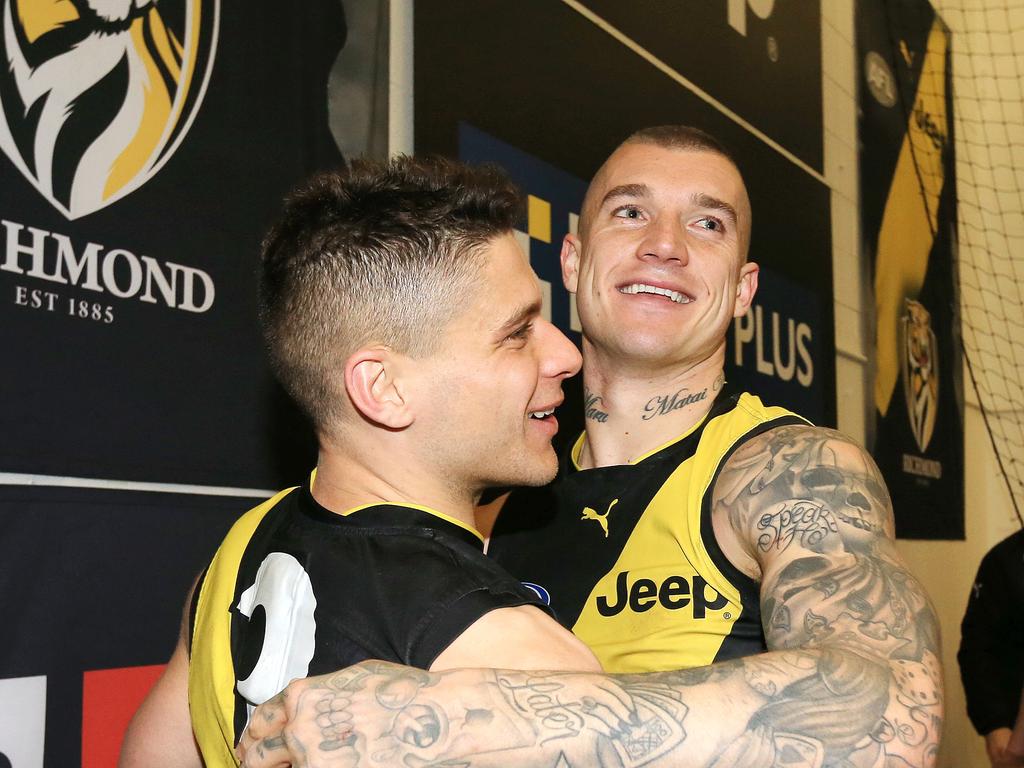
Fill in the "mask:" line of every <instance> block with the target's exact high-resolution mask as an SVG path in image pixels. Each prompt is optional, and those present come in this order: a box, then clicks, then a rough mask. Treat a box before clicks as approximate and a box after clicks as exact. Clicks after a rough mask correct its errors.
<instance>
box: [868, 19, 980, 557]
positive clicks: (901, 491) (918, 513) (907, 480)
mask: <svg viewBox="0 0 1024 768" xmlns="http://www.w3.org/2000/svg"><path fill="white" fill-rule="evenodd" d="M857 50H858V62H859V65H860V66H859V70H860V76H859V86H860V91H859V93H860V95H859V104H860V114H861V118H860V134H861V146H862V150H861V158H860V177H861V232H862V237H863V244H864V249H865V253H866V255H867V256H868V258H869V259H870V263H871V264H872V266H873V279H874V296H875V309H876V359H877V369H876V376H875V386H874V402H875V411H876V426H875V440H874V456H875V460H876V461H877V462H878V465H879V467H880V468H881V470H882V473H883V475H884V476H885V479H886V482H887V484H888V486H889V491H890V493H891V495H892V500H893V507H894V509H895V514H896V534H897V535H898V536H900V537H901V538H910V539H963V538H964V515H963V503H964V479H963V478H964V474H963V466H964V464H963V392H962V384H961V371H962V352H961V346H960V338H959V329H960V318H959V295H958V291H957V286H956V280H955V268H956V267H955V249H956V243H957V229H956V226H957V213H956V177H955V171H956V162H955V156H954V139H953V94H952V87H951V83H952V73H951V35H950V32H949V30H948V28H947V27H946V26H945V24H943V22H942V19H940V18H939V17H938V16H937V15H936V14H935V12H934V11H933V10H932V8H931V6H930V5H928V3H927V2H926V1H925V0H915V2H907V3H874V2H871V3H868V2H861V3H858V5H857Z"/></svg>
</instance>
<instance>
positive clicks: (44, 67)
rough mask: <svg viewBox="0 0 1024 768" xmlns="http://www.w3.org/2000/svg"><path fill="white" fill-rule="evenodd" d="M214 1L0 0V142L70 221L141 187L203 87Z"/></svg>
mask: <svg viewBox="0 0 1024 768" xmlns="http://www.w3.org/2000/svg"><path fill="white" fill-rule="evenodd" d="M219 4H220V0H160V2H159V4H158V3H157V0H74V2H70V1H68V0H65V1H64V2H57V1H56V0H0V6H2V14H3V16H2V19H0V27H2V30H0V53H2V55H3V64H4V66H3V67H2V69H0V148H2V149H3V151H4V153H6V155H7V156H8V157H9V158H10V159H11V161H12V162H13V163H14V165H15V166H16V167H17V168H18V170H20V171H21V172H22V174H24V175H25V178H27V179H28V180H29V181H30V182H32V184H33V185H34V186H35V188H36V189H38V190H39V192H40V193H41V194H42V195H43V196H44V197H45V198H46V199H47V200H49V201H50V203H51V204H52V205H53V206H54V207H55V208H56V209H57V210H59V211H60V212H61V213H63V214H64V215H65V216H67V217H68V218H69V219H76V218H78V217H79V216H85V215H86V214H89V213H92V212H94V211H97V210H99V209H101V208H104V207H106V206H108V205H110V204H111V203H113V202H114V201H116V200H119V199H120V198H122V197H124V196H125V195H127V194H129V193H130V192H132V191H134V190H135V189H138V188H139V187H140V186H142V185H143V184H145V183H146V182H147V181H148V180H149V179H150V178H152V177H153V175H154V174H156V172H157V171H158V170H160V168H161V167H162V166H163V164H164V163H166V162H167V160H169V159H170V157H171V155H172V154H174V151H175V150H176V149H177V148H178V145H179V144H180V143H181V140H182V139H183V138H184V136H185V133H186V132H187V131H188V129H189V126H190V125H191V123H192V119H193V118H194V117H195V114H196V111H197V109H198V108H199V104H200V102H201V101H202V99H203V93H204V92H205V90H206V82H207V80H208V79H209V75H210V69H211V66H212V64H213V58H214V50H215V48H216V39H217V22H218V16H219Z"/></svg>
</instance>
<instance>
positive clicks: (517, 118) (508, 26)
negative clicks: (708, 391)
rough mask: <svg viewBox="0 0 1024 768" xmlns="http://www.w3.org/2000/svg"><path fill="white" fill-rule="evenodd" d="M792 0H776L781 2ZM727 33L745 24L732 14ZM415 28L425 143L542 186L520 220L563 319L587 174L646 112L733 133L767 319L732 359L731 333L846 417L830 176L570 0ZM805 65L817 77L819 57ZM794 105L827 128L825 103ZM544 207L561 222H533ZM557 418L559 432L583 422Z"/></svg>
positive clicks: (776, 377)
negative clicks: (570, 250)
mask: <svg viewBox="0 0 1024 768" xmlns="http://www.w3.org/2000/svg"><path fill="white" fill-rule="evenodd" d="M722 5H723V6H724V5H725V3H722ZM814 5H815V6H816V4H814ZM595 7H596V5H595ZM782 8H783V4H782V3H779V8H778V10H776V11H775V13H778V12H780V11H781V10H782ZM652 12H653V11H652ZM658 13H659V14H660V13H663V12H662V11H658ZM679 15H680V18H683V10H679ZM755 15H756V14H755ZM641 17H642V18H645V16H644V14H641ZM658 18H661V16H659V17H658ZM773 18H774V16H773ZM666 23H667V22H666ZM713 32H714V27H713V28H712V33H711V34H708V35H707V36H706V37H694V39H693V41H692V42H693V45H694V46H696V48H695V52H694V54H693V55H695V56H703V57H706V58H708V59H709V60H712V59H713V60H719V57H720V48H719V46H720V44H721V40H720V39H719V37H718V36H717V35H716V34H714V33H713ZM726 32H727V33H728V34H730V35H735V34H736V32H735V31H734V30H733V29H732V28H731V27H730V26H729V25H728V24H725V25H724V27H723V34H724V33H726ZM415 36H416V46H415V54H414V55H415V62H414V65H415V74H416V104H415V137H416V151H417V152H440V153H442V154H449V155H460V154H461V156H462V157H465V158H467V159H471V160H483V159H492V160H495V161H497V162H499V163H500V164H502V165H504V166H505V167H506V169H507V170H508V171H509V172H510V173H511V175H512V177H513V178H514V179H515V180H516V181H518V182H519V184H520V185H521V186H522V187H523V188H524V191H525V192H526V193H527V194H529V195H530V196H531V207H530V211H531V216H532V217H533V224H532V225H531V223H530V222H529V221H527V222H525V223H524V225H523V232H524V233H525V234H528V235H530V237H529V252H530V256H531V261H532V262H533V264H534V268H535V269H536V270H537V272H538V274H539V275H540V277H541V278H542V279H544V280H546V281H547V282H549V283H550V284H551V289H550V290H551V300H550V307H551V313H552V320H553V321H554V322H556V323H557V324H559V325H560V326H561V327H562V328H563V329H568V330H573V328H574V327H575V328H576V329H577V330H578V324H575V320H574V317H573V314H572V304H571V303H570V300H569V297H568V296H567V295H565V294H564V293H562V292H563V291H564V289H563V288H562V287H561V277H560V271H559V268H558V251H559V245H560V243H559V241H560V239H561V237H562V235H564V233H565V232H566V231H568V229H569V227H570V226H574V224H573V222H574V220H575V219H574V218H573V217H574V216H575V215H576V213H577V212H578V211H579V200H581V199H582V192H583V190H584V189H585V183H586V182H587V181H589V179H590V177H591V176H592V175H593V173H594V172H595V171H596V170H597V168H598V167H599V166H600V164H601V163H602V162H603V161H604V160H605V158H606V157H607V156H608V155H609V154H610V153H611V151H612V150H613V149H614V148H615V147H616V145H617V144H618V143H619V142H620V141H622V139H624V138H625V137H626V136H628V135H629V134H630V133H632V132H633V131H635V130H637V129H639V128H642V127H644V126H650V125H661V124H665V123H684V124H690V125H696V126H698V127H700V128H703V129H704V130H707V131H709V132H710V133H712V134H713V135H715V136H716V137H718V138H719V139H720V140H722V141H723V142H724V143H725V144H726V145H727V146H728V147H729V148H730V149H731V150H732V151H733V153H734V154H735V155H736V157H737V158H738V160H739V164H740V167H741V170H742V171H743V175H744V179H745V181H746V183H747V188H748V191H749V193H750V198H751V203H752V205H753V211H754V229H753V240H752V244H751V254H750V255H751V258H752V259H753V260H755V261H757V262H758V263H760V264H761V265H762V267H763V268H764V269H765V277H764V279H762V281H761V283H762V285H761V287H760V289H759V291H760V294H759V295H760V298H759V300H758V301H759V304H758V305H759V306H760V307H761V320H760V322H758V319H757V316H756V314H755V315H754V317H753V320H752V321H751V320H748V319H744V320H743V321H742V324H737V326H736V327H735V328H734V331H733V333H731V334H730V342H729V343H730V344H733V343H734V342H735V343H737V344H740V343H741V344H742V349H741V356H740V360H741V362H740V363H739V364H738V365H737V364H736V362H735V361H736V360H737V358H736V353H735V351H734V350H733V349H732V348H730V351H729V355H728V359H729V361H730V362H729V366H730V367H729V368H728V369H727V375H728V376H729V378H730V380H731V381H732V382H734V383H735V384H737V385H738V386H743V387H748V388H750V389H751V390H752V391H754V392H758V391H760V390H763V391H766V392H767V393H768V394H766V398H776V397H777V398H779V399H778V401H777V402H779V404H782V405H787V406H789V407H791V408H793V409H794V410H795V411H797V412H798V413H802V414H804V415H806V416H807V417H808V418H810V419H812V420H814V421H815V422H817V423H820V424H824V425H834V424H835V336H834V328H833V322H834V321H833V306H832V302H831V300H830V298H831V296H832V256H831V232H830V229H829V227H830V213H829V201H830V193H829V190H828V188H827V187H826V186H825V185H824V184H823V183H821V182H820V181H818V180H817V179H816V178H814V177H813V176H811V175H810V174H808V173H807V172H806V171H805V170H803V169H801V168H800V167H799V166H798V165H796V164H795V163H793V162H792V161H791V160H789V159H787V158H786V157H784V156H783V155H782V154H780V153H779V152H778V151H777V150H776V149H774V148H772V147H770V146H769V145H768V144H766V143H765V142H764V141H763V140H762V139H760V138H758V137H757V136H755V135H754V134H752V133H751V132H750V131H749V130H747V129H746V128H745V127H743V126H742V125H740V124H738V123H737V122H736V121H735V120H733V119H732V118H730V117H728V116H727V115H725V114H723V113H722V112H721V111H720V110H718V109H717V108H715V107H714V106H712V105H709V104H708V103H707V102H705V101H704V100H703V99H701V98H699V97H698V96H696V95H694V94H693V93H692V92H691V91H689V90H687V89H686V88H684V87H683V86H681V85H680V84H679V83H678V82H677V81H676V80H674V79H673V78H672V77H670V76H668V75H667V74H665V73H664V72H662V71H661V70H659V69H658V68H657V67H655V66H653V65H652V64H651V63H650V62H649V61H647V60H645V59H644V58H643V57H642V56H640V55H638V54H637V53H636V52H635V51H634V50H632V49H630V48H629V47H627V46H626V45H624V44H623V43H621V42H619V41H617V40H616V39H615V38H614V37H612V36H611V35H609V34H608V32H607V31H605V30H603V29H602V28H601V27H599V26H598V25H596V24H595V23H594V22H593V21H592V20H589V19H588V18H586V17H585V16H584V15H582V14H580V13H578V12H577V11H575V10H573V8H571V7H570V6H569V5H567V4H564V3H547V2H542V1H541V0H524V1H523V2H521V3H515V4H508V5H506V4H501V3H498V4H487V5H486V8H484V7H483V6H481V5H480V4H478V3H475V2H472V0H449V1H448V2H446V3H444V4H443V6H440V7H436V8H435V7H432V9H431V13H429V14H417V15H416V18H415ZM688 39H689V38H688ZM565 40H572V41H573V44H572V45H571V46H566V45H565V44H564V41H565ZM524 51H528V52H529V53H528V54H524ZM687 55H689V54H687ZM682 74H683V75H687V73H686V72H683V73H682ZM687 76H688V75H687ZM721 76H722V77H723V78H724V77H725V76H726V75H725V74H722V75H721ZM802 77H803V78H804V79H805V80H806V82H807V83H812V82H814V83H816V82H818V81H819V80H820V62H819V64H818V65H817V68H809V69H808V70H807V71H806V72H805V73H804V74H803V76H802ZM737 79H740V78H739V77H738V76H737ZM743 80H744V83H747V82H749V79H743ZM709 87H710V86H709ZM815 87H817V86H815ZM741 108H742V109H748V110H749V111H748V112H747V113H741V114H740V117H742V118H743V119H745V120H749V121H751V122H754V123H756V122H757V120H756V118H758V114H759V113H758V111H757V109H756V108H755V107H753V106H750V105H746V106H744V105H741V104H737V105H736V109H741ZM789 117H790V121H789V122H790V123H791V124H793V125H795V126H799V130H800V131H801V132H804V133H807V134H808V135H814V136H817V139H816V140H818V141H820V133H821V122H820V119H821V116H820V109H816V110H811V111H810V112H805V111H794V112H793V113H791V114H790V115H789ZM474 135H476V138H473V137H474ZM481 135H482V136H483V137H485V138H483V139H481V138H480V136H481ZM481 143H482V144H483V146H481ZM510 151H511V153H512V154H509V152H510ZM574 198H575V199H574ZM574 203H575V204H574ZM548 206H550V221H551V225H550V231H548V230H547V229H546V228H545V227H544V226H543V225H540V226H538V221H543V220H545V217H546V215H547V213H548ZM794 211H797V212H799V223H798V224H797V223H795V222H794ZM539 234H542V235H543V237H539V236H537V235H539ZM549 240H550V241H549ZM773 284H774V285H773ZM776 291H778V293H775V292H776ZM755 311H756V310H755ZM773 312H774V313H776V315H777V318H776V317H775V316H774V315H773V314H772V313H773ZM776 325H777V327H778V333H777V334H775V335H774V336H773V333H774V329H775V328H776ZM790 328H792V330H793V333H792V334H790ZM751 329H753V336H750V335H749V334H750V332H751ZM808 332H809V334H810V335H809V336H808V335H807V334H808ZM758 339H760V343H761V356H762V360H763V362H762V364H761V365H760V366H759V365H758V360H757V356H756V354H757V349H758V347H757V344H758ZM776 344H777V345H778V361H776V360H775V357H774V356H773V355H774V354H775V345H776ZM791 344H792V347H793V351H794V354H795V361H796V362H795V363H793V362H792V361H793V358H791V357H789V350H790V345H791ZM805 353H806V355H805ZM808 359H809V360H810V364H809V367H808V363H807V362H806V360H808ZM769 363H770V365H771V373H770V374H769V373H767V370H768V365H767V364H769ZM777 363H778V364H777ZM787 377H789V378H788V380H787ZM769 382H770V386H769V389H767V390H764V389H763V386H762V385H764V384H769ZM776 385H777V386H776ZM573 389H574V388H573V387H569V390H570V392H568V393H567V401H566V406H567V407H566V409H564V410H565V412H566V413H567V414H568V413H580V412H582V405H583V404H582V394H581V393H580V392H579V391H576V392H572V391H571V390H573ZM575 389H576V390H579V389H581V387H579V385H578V384H577V386H576V387H575ZM783 393H784V394H783ZM581 421H582V419H580V421H579V422H577V423H581ZM562 423H563V429H561V430H559V433H560V435H561V437H562V438H564V437H565V436H566V434H567V433H568V432H569V431H570V428H571V427H572V426H573V424H571V423H566V422H565V421H563V422H562Z"/></svg>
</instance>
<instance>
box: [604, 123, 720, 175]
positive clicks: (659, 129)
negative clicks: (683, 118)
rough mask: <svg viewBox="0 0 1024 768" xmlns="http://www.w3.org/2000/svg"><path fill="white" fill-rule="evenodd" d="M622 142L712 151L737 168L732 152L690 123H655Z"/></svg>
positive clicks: (665, 147)
mask: <svg viewBox="0 0 1024 768" xmlns="http://www.w3.org/2000/svg"><path fill="white" fill-rule="evenodd" d="M622 144H654V145H655V146H658V147H663V148H664V149H683V150H697V151H704V152H714V153H716V154H719V155H721V156H722V157H724V158H726V159H727V160H728V161H729V162H731V163H732V164H733V165H735V166H736V168H737V170H738V169H739V163H737V162H736V157H735V156H734V155H733V153H732V152H730V151H729V149H728V148H727V147H726V146H725V145H724V144H723V143H722V142H720V141H719V140H718V139H716V138H715V137H714V136H712V135H711V134H710V133H708V132H707V131H702V130H701V129H700V128H694V127H693V126H692V125H655V126H651V127H649V128H641V129H640V130H639V131H636V132H635V133H632V134H630V135H629V137H628V138H627V139H626V140H625V141H624V142H622Z"/></svg>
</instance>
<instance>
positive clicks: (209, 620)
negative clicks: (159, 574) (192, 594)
mask: <svg viewBox="0 0 1024 768" xmlns="http://www.w3.org/2000/svg"><path fill="white" fill-rule="evenodd" d="M540 603H541V601H539V600H538V599H537V597H536V595H535V594H534V593H533V592H532V591H530V590H528V589H526V588H525V587H523V586H522V585H521V584H520V583H519V582H518V581H517V580H515V579H513V578H512V577H511V576H509V575H508V573H507V572H506V571H504V570H503V569H502V568H501V567H499V566H498V565H496V564H495V563H494V562H493V561H491V560H490V559H489V558H487V557H486V556H485V555H484V554H483V540H482V538H481V537H480V534H479V533H478V532H477V531H475V530H474V529H472V528H470V527H468V526H465V525H463V524H462V523H461V522H459V521H458V520H455V519H453V518H451V517H448V516H446V515H443V514H442V513H440V512H437V511H435V510H431V509H428V508H426V507H417V506H411V505H397V504H375V505H368V506H365V507H358V508H356V509H352V510H348V511H347V512H345V513H343V514H335V513H334V512H331V511H330V510H327V509H325V508H324V507H322V506H320V505H319V504H318V503H317V502H316V500H315V499H314V498H313V495H312V493H310V490H309V487H308V486H306V487H301V488H292V489H289V490H286V491H282V492H281V493H279V494H277V495H276V496H274V497H273V498H272V499H269V500H268V501H266V502H264V503H263V504H261V505H260V506H258V507H256V508H255V509H253V510H250V511H249V512H247V513H246V514H245V515H243V516H242V517H241V518H240V519H239V520H238V522H236V523H235V525H234V527H232V529H231V530H230V531H229V532H228V534H227V536H226V537H225V539H224V541H223V542H222V544H221V546H220V548H219V549H218V551H217V553H216V555H215V556H214V558H213V561H212V562H211V564H210V566H209V568H208V569H207V571H206V574H205V575H204V577H203V579H202V581H201V583H200V586H199V587H198V588H197V597H196V598H195V599H194V608H193V619H192V633H191V643H190V664H189V686H188V687H189V708H190V710H191V717H192V727H193V731H194V732H195V734H196V740H197V742H198V743H199V746H200V750H201V751H202V754H203V759H204V761H205V763H206V765H207V766H210V767H211V768H212V766H233V765H236V764H237V762H236V760H235V757H234V752H233V747H234V745H235V744H236V743H237V740H238V738H239V736H240V735H241V732H242V729H244V727H245V725H246V722H247V720H248V717H249V714H250V712H251V710H252V708H253V707H254V705H256V704H260V703H262V702H263V701H266V700H267V699H269V698H270V697H271V696H273V695H274V694H276V693H277V692H278V691H280V690H281V689H283V688H284V687H285V686H286V685H287V684H288V683H289V682H290V681H291V680H292V679H294V678H297V677H307V676H309V675H317V674H323V673H326V672H333V671H335V670H338V669H341V668H343V667H347V666H349V665H351V664H355V663H357V662H359V661H363V660H365V659H384V660H386V661H393V662H397V663H401V664H408V665H411V666H415V667H421V668H428V667H429V666H430V665H431V663H432V662H433V661H434V659H435V658H436V657H437V656H438V654H440V653H441V651H443V650H444V649H445V648H447V647H448V645H450V644H451V642H452V641H453V640H455V638H457V637H458V636H459V635H460V634H462V632H463V631H464V630H465V629H466V628H467V627H469V626H470V625H471V624H472V623H473V622H475V621H476V620H477V619H478V618H480V617H481V616H483V615H484V614H485V613H487V612H488V611H491V610H493V609H495V608H502V607H508V606H517V605H524V604H537V605H540Z"/></svg>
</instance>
